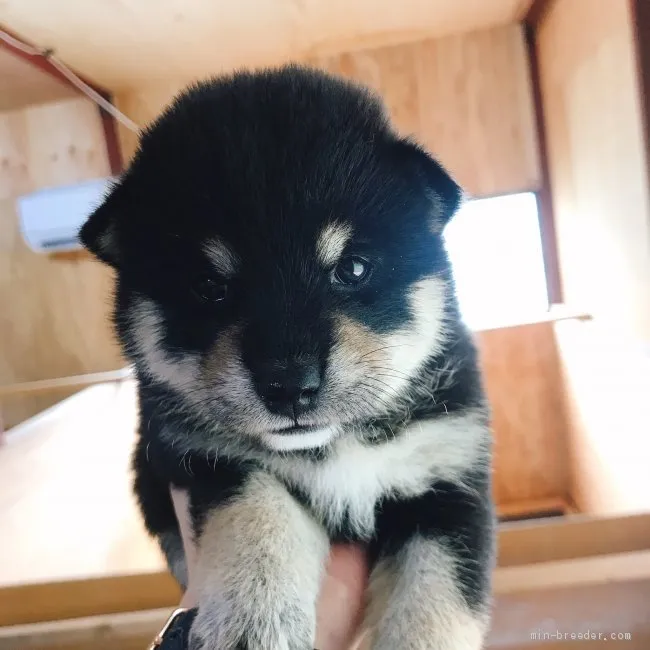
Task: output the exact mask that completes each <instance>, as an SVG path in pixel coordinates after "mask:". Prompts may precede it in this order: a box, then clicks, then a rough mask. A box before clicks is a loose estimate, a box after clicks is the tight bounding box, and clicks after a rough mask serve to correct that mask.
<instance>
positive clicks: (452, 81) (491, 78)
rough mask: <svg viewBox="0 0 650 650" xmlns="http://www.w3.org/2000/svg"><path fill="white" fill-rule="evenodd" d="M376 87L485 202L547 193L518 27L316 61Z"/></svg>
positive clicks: (407, 126)
mask: <svg viewBox="0 0 650 650" xmlns="http://www.w3.org/2000/svg"><path fill="white" fill-rule="evenodd" d="M315 63H316V64H317V65H320V66H322V67H324V68H325V69H327V70H328V71H330V72H334V73H337V74H342V75H344V76H346V77H349V78H351V79H354V80H357V81H361V82H363V83H365V84H367V85H370V86H371V87H373V88H374V89H376V90H377V91H379V93H380V94H381V95H382V96H383V97H384V99H385V101H386V103H387V105H388V108H389V110H390V113H391V116H392V118H393V120H394V121H395V124H396V125H397V127H398V128H399V129H400V131H402V132H403V133H404V134H408V135H411V134H413V135H415V136H416V137H417V138H418V139H419V140H421V141H422V142H423V143H424V144H425V145H426V146H427V147H428V148H429V150H431V151H432V152H433V153H434V154H436V155H437V156H438V157H439V158H440V159H441V160H442V161H443V163H444V164H445V165H446V166H447V167H448V168H449V169H450V171H451V172H452V173H453V174H454V175H455V176H456V177H457V178H458V179H459V180H460V182H461V184H462V185H463V186H464V188H465V189H466V190H467V191H469V192H470V193H472V194H474V195H477V196H479V195H480V196H486V195H494V194H502V193H507V192H516V191H523V190H535V189H537V188H538V187H539V183H540V180H539V179H540V172H539V158H538V148H537V141H536V137H537V135H536V130H535V124H534V109H533V103H532V91H531V85H530V76H529V69H528V57H527V53H526V48H525V44H524V35H523V31H522V28H521V27H519V26H517V25H510V26H507V27H500V28H495V29H492V30H486V31H481V32H475V33H472V34H463V35H457V36H452V37H447V38H442V39H436V40H427V41H422V42H419V43H415V44H411V45H402V46H399V47H390V48H384V49H379V50H365V51H363V52H356V53H347V54H342V55H339V56H336V57H330V58H321V59H318V60H316V61H315Z"/></svg>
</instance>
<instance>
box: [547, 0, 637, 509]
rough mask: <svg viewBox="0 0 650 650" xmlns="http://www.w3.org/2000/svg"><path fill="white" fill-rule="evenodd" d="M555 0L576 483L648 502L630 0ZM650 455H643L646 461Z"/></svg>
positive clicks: (556, 149) (619, 501) (619, 505)
mask: <svg viewBox="0 0 650 650" xmlns="http://www.w3.org/2000/svg"><path fill="white" fill-rule="evenodd" d="M593 5H594V3H593V2H592V0H571V1H570V2H566V1H562V0H556V1H555V2H552V3H551V5H550V8H549V11H548V13H547V14H546V15H545V17H544V19H543V20H542V22H541V24H540V28H539V32H538V36H537V49H538V58H539V62H540V72H541V87H542V96H543V112H544V121H545V127H546V133H547V149H548V163H549V168H550V169H549V171H550V178H551V186H552V187H551V189H552V196H553V207H554V213H555V226H556V231H557V235H558V255H559V262H560V267H561V272H562V281H563V290H564V296H565V300H566V301H567V303H568V304H569V305H570V306H572V307H574V308H579V309H581V310H586V311H588V312H590V313H592V314H593V315H594V316H595V320H594V322H593V323H592V324H577V325H576V327H569V326H567V325H562V326H558V345H559V352H560V360H561V366H562V371H563V374H564V381H565V383H566V386H567V399H566V410H567V413H568V416H569V420H568V426H569V429H568V431H569V446H570V454H571V464H570V466H571V477H572V478H571V480H572V493H573V495H574V498H575V500H576V501H577V503H578V505H579V506H580V507H581V509H583V510H584V511H586V512H592V513H597V514H602V513H615V512H625V511H629V510H634V509H650V483H649V482H648V478H647V467H645V468H644V466H643V463H641V462H640V461H639V459H640V458H647V457H648V455H649V454H650V449H649V448H648V435H647V433H648V432H650V411H649V410H648V397H647V396H648V394H650V393H649V387H650V196H649V194H650V192H649V183H648V178H649V175H648V171H649V170H648V152H647V151H646V147H645V139H644V131H643V122H642V113H641V101H640V98H641V93H640V79H639V75H638V61H637V59H636V50H635V41H634V36H635V30H634V22H633V17H632V13H631V3H630V2H624V1H623V0H621V1H620V2H613V1H612V2H601V3H598V10H597V11H594V6H593ZM646 465H647V464H646Z"/></svg>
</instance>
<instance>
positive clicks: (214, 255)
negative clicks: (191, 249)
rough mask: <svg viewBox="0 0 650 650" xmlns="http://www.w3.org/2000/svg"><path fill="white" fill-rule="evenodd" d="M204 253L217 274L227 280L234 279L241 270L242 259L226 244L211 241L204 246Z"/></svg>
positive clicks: (216, 240) (219, 241)
mask: <svg viewBox="0 0 650 650" xmlns="http://www.w3.org/2000/svg"><path fill="white" fill-rule="evenodd" d="M203 251H204V252H205V254H206V255H207V256H208V259H209V260H210V262H211V264H212V265H213V266H214V268H215V270H216V271H217V273H219V274H220V275H222V276H224V277H225V278H230V277H232V276H233V275H235V274H236V273H237V271H238V270H239V266H240V259H239V257H238V256H237V254H236V253H235V251H233V250H232V248H231V247H230V246H229V245H228V244H226V242H224V241H221V240H220V239H211V240H210V241H208V242H206V243H205V244H204V245H203Z"/></svg>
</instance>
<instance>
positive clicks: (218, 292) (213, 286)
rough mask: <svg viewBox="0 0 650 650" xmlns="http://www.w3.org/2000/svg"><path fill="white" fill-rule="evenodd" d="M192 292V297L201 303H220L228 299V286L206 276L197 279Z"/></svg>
mask: <svg viewBox="0 0 650 650" xmlns="http://www.w3.org/2000/svg"><path fill="white" fill-rule="evenodd" d="M192 290H193V292H194V295H195V296H196V297H197V298H199V299H200V300H201V301H203V302H209V303H215V302H221V301H222V300H225V299H226V298H227V297H228V285H227V284H226V283H225V282H219V281H218V280H214V279H213V278H209V277H207V276H204V277H201V278H199V279H198V280H197V281H196V282H195V283H194V286H193V287H192Z"/></svg>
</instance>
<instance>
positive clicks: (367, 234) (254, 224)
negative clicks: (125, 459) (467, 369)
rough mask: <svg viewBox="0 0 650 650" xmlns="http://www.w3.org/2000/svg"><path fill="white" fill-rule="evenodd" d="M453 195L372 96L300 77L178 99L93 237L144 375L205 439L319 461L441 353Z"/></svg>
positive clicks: (100, 212) (121, 326)
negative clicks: (322, 451)
mask: <svg viewBox="0 0 650 650" xmlns="http://www.w3.org/2000/svg"><path fill="white" fill-rule="evenodd" d="M459 199H460V191H459V188H458V187H457V185H456V184H455V183H454V182H453V181H452V180H451V179H450V177H449V176H448V175H447V174H446V173H445V171H444V170H443V169H442V167H441V166H440V165H439V164H438V163H436V162H435V161H434V160H433V159H432V158H431V157H429V156H428V155H427V154H426V153H425V152H424V151H423V150H421V149H420V148H419V147H417V146H416V145H415V144H413V143H411V142H409V141H405V140H403V139H400V138H399V137H398V136H397V135H396V134H395V132H394V131H393V130H391V128H390V126H389V124H388V123H387V121H386V117H385V114H384V111H383V107H382V105H381V103H380V102H379V101H378V100H377V99H376V98H374V97H373V96H371V95H370V94H369V93H367V92H365V91H363V90H361V89H359V88H358V87H356V86H352V85H350V84H348V83H345V82H342V81H339V80H336V79H334V78H332V77H329V76H325V75H322V74H320V73H316V72H313V71H308V70H304V69H299V68H295V67H290V68H284V69H282V70H278V71H269V72H265V73H260V74H237V75H235V76H232V77H229V78H225V79H221V80H217V81H212V82H209V83H205V84H201V85H199V86H196V87H194V88H192V89H191V90H189V91H188V92H186V93H185V94H183V95H181V96H180V97H179V98H178V99H177V100H176V101H175V103H174V104H173V105H172V106H171V107H170V108H169V109H168V110H167V111H166V112H165V113H164V114H163V115H162V116H161V117H160V118H159V119H158V121H157V122H156V123H155V124H154V125H153V126H152V127H151V128H149V129H148V130H147V131H146V133H144V135H143V137H142V139H141V145H140V149H139V151H138V153H137V155H136V157H135V159H134V161H133V163H132V165H131V167H130V168H129V169H128V171H127V172H126V173H125V174H124V176H123V177H122V179H121V180H120V182H119V183H118V184H117V185H116V186H115V187H114V188H113V190H112V192H111V193H110V195H109V196H108V197H107V198H106V200H105V202H104V203H103V205H101V206H100V207H99V208H98V209H97V211H96V212H95V213H94V214H93V215H92V216H91V217H90V219H89V220H88V222H87V223H86V225H85V226H84V227H83V229H82V233H81V237H82V241H83V242H84V244H85V245H86V246H87V247H88V249H90V250H91V251H92V252H93V253H95V255H97V256H98V257H99V258H100V259H102V260H104V261H105V262H107V263H109V264H111V265H112V266H114V267H115V268H116V270H117V277H118V282H117V292H116V308H115V321H116V325H117V330H118V334H119V336H120V339H121V341H122V343H123V346H124V349H125V351H126V353H127V355H128V356H129V357H130V358H131V359H132V360H133V362H134V363H135V364H136V367H137V369H138V373H139V376H140V378H141V381H143V382H152V383H155V384H157V385H159V386H163V387H165V388H166V389H168V390H169V391H172V392H173V393H174V395H175V398H177V399H179V400H180V401H181V403H182V404H183V405H184V408H186V409H188V412H192V413H194V414H200V415H201V417H202V418H203V421H205V422H209V423H210V429H211V432H212V433H211V434H210V435H215V436H217V435H218V433H219V431H220V430H221V431H228V432H229V434H232V433H233V432H234V433H235V434H236V435H238V436H241V437H253V438H254V439H256V440H257V442H258V443H259V442H261V443H263V444H264V445H266V446H267V447H270V448H272V449H277V450H286V449H297V448H308V447H314V446H320V445H323V444H326V443H327V442H328V441H329V440H330V439H332V438H333V437H334V436H336V435H339V434H340V433H341V432H343V431H345V430H346V427H347V426H349V425H354V424H355V423H362V422H364V421H366V420H369V419H373V418H376V417H381V416H383V415H385V414H387V413H389V412H390V411H391V410H393V409H395V408H396V406H397V405H398V404H399V402H400V400H401V399H402V397H403V396H404V395H405V394H406V393H407V392H408V389H409V385H410V383H411V382H413V381H414V379H415V378H416V376H417V374H418V372H419V371H420V369H421V368H422V366H423V364H424V363H425V362H426V361H427V359H429V358H430V357H432V356H433V355H435V354H437V353H438V352H440V350H441V348H442V345H443V341H444V336H445V319H446V313H447V309H448V306H449V305H450V304H452V303H453V299H451V298H450V293H451V287H450V274H449V268H448V262H447V259H446V255H445V252H444V248H443V244H442V239H441V234H442V230H443V228H444V225H445V223H446V222H447V220H448V219H449V218H450V217H451V215H452V214H453V213H454V211H455V210H456V207H457V205H458V202H459ZM203 435H205V432H203Z"/></svg>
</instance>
